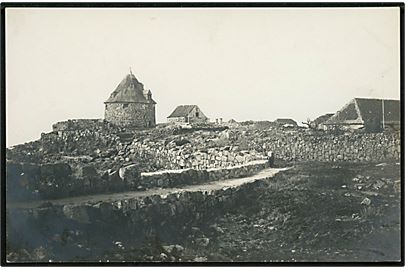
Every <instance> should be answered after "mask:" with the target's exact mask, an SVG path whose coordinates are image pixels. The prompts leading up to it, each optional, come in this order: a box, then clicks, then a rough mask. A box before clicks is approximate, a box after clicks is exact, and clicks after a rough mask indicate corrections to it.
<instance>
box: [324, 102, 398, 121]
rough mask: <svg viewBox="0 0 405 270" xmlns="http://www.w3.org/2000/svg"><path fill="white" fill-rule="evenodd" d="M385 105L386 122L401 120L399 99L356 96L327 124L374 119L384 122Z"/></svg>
mask: <svg viewBox="0 0 405 270" xmlns="http://www.w3.org/2000/svg"><path fill="white" fill-rule="evenodd" d="M383 106H384V121H385V122H386V123H399V122H400V104H399V100H391V99H375V98H354V99H352V100H351V101H350V102H349V103H348V104H346V105H345V106H344V107H343V108H342V109H341V110H339V111H338V112H336V113H335V114H334V115H333V116H332V117H331V118H329V120H327V121H326V122H325V124H327V125H334V124H364V123H366V122H372V121H374V120H377V121H380V122H382V119H383Z"/></svg>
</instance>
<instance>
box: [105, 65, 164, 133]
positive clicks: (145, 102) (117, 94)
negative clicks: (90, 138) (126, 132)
mask: <svg viewBox="0 0 405 270" xmlns="http://www.w3.org/2000/svg"><path fill="white" fill-rule="evenodd" d="M104 103H105V116H104V118H105V120H106V121H107V122H110V123H113V124H115V125H118V126H125V127H137V128H148V127H155V126H156V116H155V105H156V102H155V101H154V100H153V99H152V92H151V91H150V90H146V89H144V86H143V84H142V83H140V82H139V81H138V79H137V78H135V76H134V74H132V72H130V74H128V75H126V76H125V78H124V79H123V80H122V81H121V82H120V84H119V85H118V86H117V88H116V89H115V90H114V92H112V93H111V95H110V97H109V98H108V100H107V101H106V102H104Z"/></svg>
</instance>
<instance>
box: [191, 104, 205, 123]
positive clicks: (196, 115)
mask: <svg viewBox="0 0 405 270" xmlns="http://www.w3.org/2000/svg"><path fill="white" fill-rule="evenodd" d="M207 120H208V118H207V117H206V116H205V115H204V113H203V112H202V111H201V110H200V109H199V108H198V107H195V108H194V109H193V110H192V111H191V112H190V113H189V114H188V116H187V120H186V121H187V122H189V123H203V122H207Z"/></svg>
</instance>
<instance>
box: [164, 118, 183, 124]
mask: <svg viewBox="0 0 405 270" xmlns="http://www.w3.org/2000/svg"><path fill="white" fill-rule="evenodd" d="M167 122H169V123H185V122H186V119H185V118H184V117H170V118H167Z"/></svg>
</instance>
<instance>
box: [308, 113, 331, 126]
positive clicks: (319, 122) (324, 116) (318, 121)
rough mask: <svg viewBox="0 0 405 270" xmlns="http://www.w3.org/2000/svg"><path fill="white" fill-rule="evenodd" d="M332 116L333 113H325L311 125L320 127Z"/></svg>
mask: <svg viewBox="0 0 405 270" xmlns="http://www.w3.org/2000/svg"><path fill="white" fill-rule="evenodd" d="M333 115H334V113H326V114H323V115H321V116H319V117H317V118H316V119H315V120H314V121H312V123H313V124H315V125H320V124H322V123H324V122H326V121H327V120H328V119H329V118H331V117H332V116H333Z"/></svg>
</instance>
